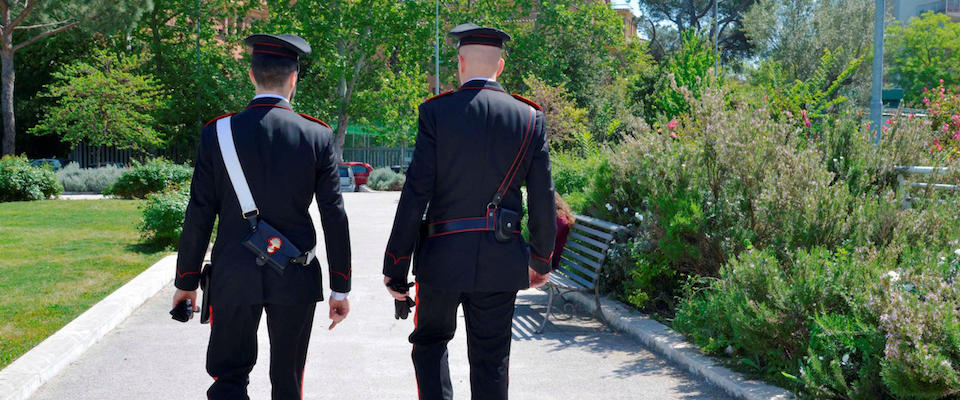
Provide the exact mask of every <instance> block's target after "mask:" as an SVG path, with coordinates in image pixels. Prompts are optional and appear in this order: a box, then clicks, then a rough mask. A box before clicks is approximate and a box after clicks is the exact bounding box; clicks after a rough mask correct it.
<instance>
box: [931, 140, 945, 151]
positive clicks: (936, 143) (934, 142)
mask: <svg viewBox="0 0 960 400" xmlns="http://www.w3.org/2000/svg"><path fill="white" fill-rule="evenodd" d="M933 145H934V146H937V151H941V150H943V146H941V145H940V139H933Z"/></svg>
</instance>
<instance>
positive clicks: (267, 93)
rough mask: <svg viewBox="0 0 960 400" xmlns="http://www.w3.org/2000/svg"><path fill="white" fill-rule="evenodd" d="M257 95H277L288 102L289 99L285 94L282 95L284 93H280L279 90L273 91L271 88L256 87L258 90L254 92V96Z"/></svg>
mask: <svg viewBox="0 0 960 400" xmlns="http://www.w3.org/2000/svg"><path fill="white" fill-rule="evenodd" d="M257 97H279V98H281V99H283V100H285V101H286V102H288V103H289V102H290V99H289V98H288V97H287V96H286V95H284V94H282V93H280V92H277V91H273V90H260V89H258V90H256V91H255V92H254V98H257Z"/></svg>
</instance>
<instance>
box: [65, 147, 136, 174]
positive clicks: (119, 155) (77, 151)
mask: <svg viewBox="0 0 960 400" xmlns="http://www.w3.org/2000/svg"><path fill="white" fill-rule="evenodd" d="M141 158H143V155H142V154H140V153H138V152H135V151H133V150H118V149H115V148H112V147H100V146H90V145H87V144H86V143H80V144H78V145H77V146H76V147H74V148H73V150H71V151H70V154H69V155H68V156H67V162H75V163H77V164H80V168H96V167H102V166H104V165H129V164H130V162H131V161H132V160H133V159H141Z"/></svg>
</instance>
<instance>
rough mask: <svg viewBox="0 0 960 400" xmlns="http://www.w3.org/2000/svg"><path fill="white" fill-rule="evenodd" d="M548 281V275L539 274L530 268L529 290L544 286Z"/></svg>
mask: <svg viewBox="0 0 960 400" xmlns="http://www.w3.org/2000/svg"><path fill="white" fill-rule="evenodd" d="M549 279H550V273H549V272H547V273H545V274H539V273H537V271H534V270H533V268H530V288H531V289H533V288H538V287H540V286H543V285H546V284H547V281H548V280H549Z"/></svg>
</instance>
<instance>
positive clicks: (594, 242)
mask: <svg viewBox="0 0 960 400" xmlns="http://www.w3.org/2000/svg"><path fill="white" fill-rule="evenodd" d="M568 236H569V237H571V238H574V239H577V240H579V241H582V242H586V243H589V244H591V245H593V246H594V247H597V248H599V249H600V251H606V250H607V249H608V248H610V246H609V245H608V244H606V243H604V242H601V241H598V240H596V239H593V238H589V237H586V236H583V235H581V234H579V233H576V232H570V234H569V235H568Z"/></svg>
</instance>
